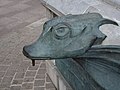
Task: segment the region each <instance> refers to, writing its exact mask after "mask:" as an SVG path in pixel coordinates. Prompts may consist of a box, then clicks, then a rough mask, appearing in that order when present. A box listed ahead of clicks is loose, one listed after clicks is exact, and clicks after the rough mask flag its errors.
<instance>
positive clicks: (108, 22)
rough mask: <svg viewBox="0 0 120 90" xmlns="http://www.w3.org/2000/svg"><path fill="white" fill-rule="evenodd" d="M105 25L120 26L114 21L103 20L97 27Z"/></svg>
mask: <svg viewBox="0 0 120 90" xmlns="http://www.w3.org/2000/svg"><path fill="white" fill-rule="evenodd" d="M104 24H113V25H116V26H119V25H118V23H117V22H115V21H112V20H109V19H102V20H101V21H100V22H99V23H98V24H97V26H98V27H99V26H101V25H104Z"/></svg>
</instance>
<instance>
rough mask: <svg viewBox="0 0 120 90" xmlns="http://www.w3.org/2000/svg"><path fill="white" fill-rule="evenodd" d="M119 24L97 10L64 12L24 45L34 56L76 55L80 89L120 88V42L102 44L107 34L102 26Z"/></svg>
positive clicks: (56, 56)
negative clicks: (36, 38)
mask: <svg viewBox="0 0 120 90" xmlns="http://www.w3.org/2000/svg"><path fill="white" fill-rule="evenodd" d="M104 24H113V25H117V26H118V24H117V23H116V22H114V21H112V20H109V19H106V18H103V17H102V16H101V15H100V14H98V13H87V14H80V15H65V16H61V17H56V18H53V19H51V20H49V21H47V22H45V24H44V25H43V32H42V34H41V35H40V37H39V38H38V40H37V41H36V42H34V43H33V44H31V45H28V46H25V47H24V48H23V54H24V55H25V56H26V57H28V58H30V59H31V60H32V61H33V65H34V64H35V62H34V61H35V60H46V59H57V60H59V59H64V60H66V59H70V58H71V59H73V60H76V61H77V62H78V63H79V65H80V66H81V68H82V69H81V75H82V76H81V75H80V76H81V85H82V86H81V87H80V88H79V89H78V90H120V46H119V45H101V43H102V41H104V39H105V38H106V37H107V36H106V35H105V34H103V33H102V32H101V31H100V30H99V27H100V26H101V25H104Z"/></svg>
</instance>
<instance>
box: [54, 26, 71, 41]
mask: <svg viewBox="0 0 120 90" xmlns="http://www.w3.org/2000/svg"><path fill="white" fill-rule="evenodd" d="M53 33H54V36H55V38H57V39H64V38H66V37H68V36H69V33H70V28H69V27H68V26H66V25H63V24H59V25H57V26H55V27H54V28H53Z"/></svg>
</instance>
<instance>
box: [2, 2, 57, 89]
mask: <svg viewBox="0 0 120 90" xmlns="http://www.w3.org/2000/svg"><path fill="white" fill-rule="evenodd" d="M46 20H47V19H46V18H45V8H44V7H43V6H42V5H41V3H40V1H39V0H0V90H55V87H54V85H53V84H52V82H51V80H50V78H49V76H48V75H47V73H46V62H45V61H36V66H32V65H31V60H29V59H27V58H26V57H24V56H23V54H22V48H23V46H24V45H27V44H30V43H32V42H34V41H35V40H36V39H37V38H38V37H39V35H40V33H41V30H42V24H43V23H44V22H45V21H46Z"/></svg>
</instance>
